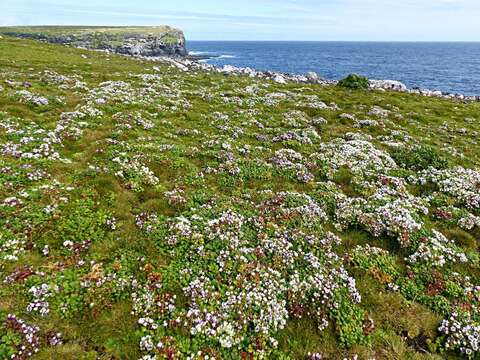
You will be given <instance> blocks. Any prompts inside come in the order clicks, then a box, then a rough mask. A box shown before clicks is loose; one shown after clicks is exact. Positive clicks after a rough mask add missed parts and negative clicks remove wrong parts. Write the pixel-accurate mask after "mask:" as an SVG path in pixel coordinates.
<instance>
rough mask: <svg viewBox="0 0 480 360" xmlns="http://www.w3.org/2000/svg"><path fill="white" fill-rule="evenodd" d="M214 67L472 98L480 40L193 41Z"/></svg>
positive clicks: (478, 76) (479, 82) (479, 68)
mask: <svg viewBox="0 0 480 360" xmlns="http://www.w3.org/2000/svg"><path fill="white" fill-rule="evenodd" d="M187 46H188V50H189V51H190V52H191V53H192V54H197V55H204V56H210V58H209V59H208V60H204V61H206V62H208V63H210V64H214V65H219V66H223V65H225V64H229V65H234V66H239V67H252V68H255V69H257V70H263V71H266V70H271V71H279V72H287V73H292V74H303V73H306V72H308V71H315V72H317V73H318V74H319V75H320V76H321V77H323V78H325V79H330V80H338V79H341V78H343V77H345V76H346V75H348V74H350V73H358V74H362V75H364V76H367V77H368V78H371V79H391V80H399V81H402V82H404V83H405V84H406V85H407V86H408V87H409V88H413V87H420V88H423V89H430V90H441V91H446V92H453V93H462V94H466V95H480V42H477V43H461V42H457V43H438V42H437V43H426V42H425V43H421V42H410V43H408V42H256V41H255V42H254V41H226V42H225V41H190V42H188V44H187Z"/></svg>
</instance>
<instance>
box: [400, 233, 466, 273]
mask: <svg viewBox="0 0 480 360" xmlns="http://www.w3.org/2000/svg"><path fill="white" fill-rule="evenodd" d="M432 233H433V234H432V236H430V237H428V238H426V237H424V238H421V239H420V245H419V246H418V248H417V250H416V251H415V252H414V253H413V254H412V255H410V256H409V257H408V261H409V262H411V263H416V262H425V263H427V264H429V265H432V266H438V267H442V266H444V265H445V264H446V263H447V262H449V263H454V262H455V261H457V260H458V261H460V262H467V261H468V259H467V257H466V255H465V254H464V253H463V252H460V251H459V250H457V249H456V247H455V242H454V241H450V240H448V239H447V238H446V237H445V235H443V234H442V233H441V232H439V231H436V230H432Z"/></svg>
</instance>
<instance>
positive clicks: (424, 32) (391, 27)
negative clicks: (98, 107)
mask: <svg viewBox="0 0 480 360" xmlns="http://www.w3.org/2000/svg"><path fill="white" fill-rule="evenodd" d="M41 24H45V25H160V24H169V25H172V26H176V27H179V28H181V29H183V30H184V31H185V34H186V37H187V39H188V40H360V41H361V40H367V41H382V40H388V41H402V40H406V41H480V0H298V1H295V0H237V1H231V0H230V1H228V0H222V1H221V0H177V1H172V0H136V1H133V0H100V1H94V0H82V1H78V0H0V25H41Z"/></svg>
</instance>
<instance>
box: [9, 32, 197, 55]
mask: <svg viewBox="0 0 480 360" xmlns="http://www.w3.org/2000/svg"><path fill="white" fill-rule="evenodd" d="M0 33H1V34H4V35H10V36H15V37H20V38H27V39H35V40H42V41H46V42H50V43H54V44H63V45H71V46H75V47H80V48H85V49H92V50H106V51H111V52H114V53H119V54H124V55H131V56H187V55H188V52H187V49H186V44H185V36H184V34H183V32H182V31H181V30H178V29H175V28H172V27H169V26H159V27H110V28H104V27H76V26H75V27H74V26H71V27H69V26H67V27H60V28H57V27H49V26H42V27H9V28H0Z"/></svg>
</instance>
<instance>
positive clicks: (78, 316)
mask: <svg viewBox="0 0 480 360" xmlns="http://www.w3.org/2000/svg"><path fill="white" fill-rule="evenodd" d="M52 31H54V29H52ZM479 119H480V104H478V103H461V102H453V101H446V100H441V99H435V98H427V97H421V96H414V95H408V94H402V93H391V92H377V91H361V90H359V91H349V90H345V89H342V88H339V87H334V86H329V87H321V86H316V85H300V84H286V85H280V84H276V83H273V82H267V81H261V80H258V79H251V78H248V77H236V76H224V75H222V74H217V73H202V72H181V71H179V70H178V69H176V68H173V67H170V66H169V65H167V64H163V63H151V62H146V61H142V60H135V59H129V58H125V57H121V56H116V55H107V54H104V53H98V52H90V51H86V50H79V49H73V48H67V47H61V46H56V45H50V44H45V43H38V42H34V41H30V40H18V39H13V38H9V37H3V38H2V39H0V278H1V284H0V321H1V323H2V325H3V326H2V327H1V328H0V358H2V359H3V358H14V359H27V358H32V359H59V358H63V359H136V358H143V359H154V358H156V359H164V358H165V359H187V358H188V359H259V358H266V359H320V358H323V359H344V358H348V359H353V358H355V357H356V358H358V359H446V358H448V359H456V358H465V357H471V358H475V357H478V345H479V338H478V330H479V325H480V312H479V307H478V306H479V299H480V288H479V287H478V285H479V275H480V272H479V257H478V240H479V236H480V195H479V193H480V173H479V172H478V170H477V169H478V167H479V165H480V164H479V163H480V146H479V145H478V138H479V131H480V123H479ZM447 328H448V329H449V330H448V331H447ZM452 328H453V330H452ZM29 353H31V356H30V354H29Z"/></svg>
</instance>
